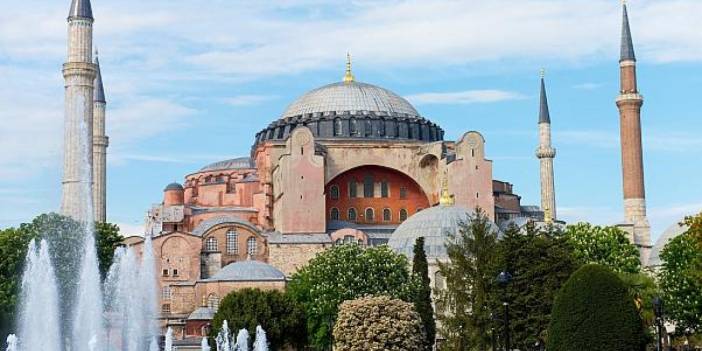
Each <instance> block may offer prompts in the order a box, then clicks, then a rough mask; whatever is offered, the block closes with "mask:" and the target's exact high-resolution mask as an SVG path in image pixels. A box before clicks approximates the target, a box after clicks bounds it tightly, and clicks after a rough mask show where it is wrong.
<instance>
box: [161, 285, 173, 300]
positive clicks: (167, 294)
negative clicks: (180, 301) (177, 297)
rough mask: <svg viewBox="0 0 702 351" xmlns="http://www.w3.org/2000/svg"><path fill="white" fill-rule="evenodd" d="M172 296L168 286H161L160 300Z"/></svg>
mask: <svg viewBox="0 0 702 351" xmlns="http://www.w3.org/2000/svg"><path fill="white" fill-rule="evenodd" d="M171 297H173V293H172V292H171V287H170V286H164V287H163V288H161V300H170V299H171Z"/></svg>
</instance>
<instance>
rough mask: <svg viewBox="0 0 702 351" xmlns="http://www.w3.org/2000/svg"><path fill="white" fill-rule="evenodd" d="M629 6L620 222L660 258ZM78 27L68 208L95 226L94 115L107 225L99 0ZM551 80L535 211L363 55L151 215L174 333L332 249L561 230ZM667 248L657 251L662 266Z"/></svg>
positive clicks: (195, 329)
mask: <svg viewBox="0 0 702 351" xmlns="http://www.w3.org/2000/svg"><path fill="white" fill-rule="evenodd" d="M626 11H627V9H626V5H624V15H623V26H622V38H621V40H622V45H621V57H620V61H619V65H620V69H621V76H620V79H621V91H620V94H619V96H618V97H617V99H616V105H617V106H618V108H619V111H620V122H621V139H622V140H621V143H622V172H623V185H624V186H623V188H624V209H625V213H624V216H623V217H624V219H625V221H624V222H623V224H620V226H621V227H622V228H623V229H625V230H626V231H627V232H628V233H629V234H630V236H631V240H632V242H633V243H635V244H636V245H637V246H638V247H639V248H640V249H641V259H642V262H644V263H646V262H648V256H649V251H650V250H651V248H652V245H651V243H650V229H649V224H648V220H647V218H646V207H645V192H644V178H643V162H642V148H641V121H640V109H641V106H642V104H643V98H642V96H641V95H640V94H639V92H638V88H637V86H636V58H635V55H634V47H633V42H632V37H631V31H630V28H629V20H628V15H627V12H626ZM71 18H73V19H74V22H75V23H78V24H80V25H77V26H73V27H71V29H70V30H69V42H71V43H73V44H74V45H69V47H73V48H76V49H75V51H69V62H68V63H66V65H65V66H64V76H65V77H66V105H67V109H66V110H67V116H66V119H67V122H66V136H67V138H66V140H68V142H67V143H66V146H65V155H66V159H65V162H64V167H65V168H64V174H65V176H64V183H63V184H64V189H63V190H64V195H63V196H64V201H63V206H62V209H63V212H64V213H65V214H68V215H71V216H73V217H76V218H84V217H81V216H84V215H85V214H84V209H81V208H79V207H78V206H76V204H75V202H73V201H72V200H71V199H73V198H77V196H73V195H75V194H74V193H75V191H77V190H76V187H74V185H75V184H73V180H72V179H73V178H72V177H73V176H74V175H75V173H76V172H77V171H78V170H77V167H75V162H76V160H75V154H77V151H76V150H77V148H79V147H80V145H79V141H76V142H70V141H71V138H70V136H71V135H73V134H72V133H76V130H77V129H76V128H80V125H81V123H80V122H81V119H83V122H85V123H86V124H88V125H90V126H91V128H90V130H92V133H91V137H90V138H89V140H93V145H92V146H93V157H92V159H91V160H90V162H91V163H92V165H93V168H92V169H93V178H94V181H93V182H94V185H93V189H94V196H93V201H94V203H95V213H94V216H95V218H96V219H97V220H101V221H104V220H105V202H106V198H105V168H106V164H105V154H106V149H107V147H108V138H107V136H106V135H105V130H104V126H105V118H106V114H105V106H106V98H105V90H104V87H103V84H102V79H101V76H100V70H99V68H100V67H99V65H98V64H97V58H95V60H93V58H92V49H91V48H92V23H93V17H92V10H91V7H90V1H89V0H73V4H72V6H71V14H70V15H69V19H71ZM75 43H78V44H80V45H75ZM86 48H87V50H86ZM86 82H87V83H86ZM540 84H541V86H540V103H539V106H538V107H537V108H535V110H538V119H535V122H537V123H535V124H536V125H535V129H534V133H535V135H538V136H539V145H537V149H536V159H538V160H539V163H540V172H541V174H540V176H541V177H540V180H541V184H540V187H541V203H540V204H539V205H538V206H528V205H525V204H522V203H521V197H520V196H519V195H518V194H517V193H515V191H514V189H513V187H512V184H511V183H509V181H508V180H497V179H494V178H493V172H492V167H493V161H491V160H490V158H489V149H488V148H487V147H486V140H485V138H484V137H483V136H482V135H481V134H480V132H478V131H471V130H468V129H467V130H465V133H463V135H462V136H461V137H460V138H459V139H458V140H445V139H444V130H443V129H442V128H441V126H439V125H437V124H435V123H433V122H432V121H431V120H430V119H429V117H427V116H423V115H422V114H421V113H420V112H419V111H418V110H417V109H416V108H415V107H414V106H412V104H410V103H409V102H408V101H407V100H406V99H404V98H402V97H401V96H399V95H397V94H395V93H393V92H392V91H390V90H388V89H386V88H383V87H379V86H375V85H372V84H368V83H363V82H361V81H359V80H357V79H356V77H354V74H353V71H352V64H351V58H350V56H349V57H348V58H347V63H346V70H345V74H344V75H343V79H342V80H341V81H340V82H336V83H331V84H328V85H325V86H322V87H319V88H317V89H314V90H311V91H309V92H306V93H304V94H302V95H301V96H300V97H299V98H298V99H296V100H295V101H293V102H292V103H290V104H289V105H288V106H287V108H285V109H283V108H282V106H281V110H282V113H281V114H280V116H279V117H278V118H272V119H274V121H273V122H272V123H270V124H269V125H268V126H266V127H265V128H263V129H262V130H261V131H260V132H258V133H257V134H256V135H255V136H252V147H251V150H250V156H249V157H243V158H235V159H230V160H224V161H220V162H215V163H212V164H209V165H206V166H204V167H202V168H201V169H199V170H195V171H194V172H193V173H190V174H187V175H185V176H184V177H183V182H182V183H171V184H168V185H166V186H165V188H164V191H163V199H161V202H160V204H159V205H156V206H154V207H153V208H151V209H148V212H147V215H146V233H145V236H150V237H152V238H153V243H154V250H155V251H156V257H157V260H158V262H157V265H158V269H157V272H158V273H159V281H158V284H159V288H160V297H161V301H160V302H161V304H160V305H161V325H162V327H164V328H166V327H171V328H173V330H174V331H175V333H176V336H177V337H178V339H181V340H183V339H188V338H195V337H201V336H203V335H206V333H207V332H208V326H209V322H210V320H211V319H212V317H213V315H214V313H215V311H216V309H217V306H218V303H219V301H220V299H221V298H223V297H224V296H225V295H227V294H228V293H229V292H231V291H233V290H236V289H240V288H244V287H258V288H261V289H285V286H286V281H287V279H288V278H289V277H290V276H291V275H292V274H293V273H295V272H296V271H297V270H298V269H299V268H300V267H302V266H303V265H305V264H306V263H307V262H308V261H309V260H310V259H312V258H313V257H314V256H315V255H316V254H317V253H319V252H321V251H323V250H325V249H327V248H329V247H332V246H333V245H337V244H344V243H355V244H359V245H363V246H375V245H383V244H389V245H390V247H391V248H393V249H394V250H396V251H398V252H400V253H404V254H406V255H408V256H409V255H411V247H412V245H413V244H414V241H415V239H416V238H418V237H420V236H421V237H425V239H426V242H427V243H426V251H427V255H428V257H429V259H430V260H434V261H435V260H442V259H446V252H445V248H444V243H445V240H446V233H448V232H451V231H455V230H456V228H457V226H458V223H459V222H460V221H463V220H465V219H466V218H467V216H468V214H469V213H472V212H473V211H474V209H476V208H480V209H481V210H482V211H484V213H485V214H486V215H487V216H488V217H489V218H490V219H492V220H493V221H494V223H495V228H496V230H499V228H504V226H506V225H508V224H509V223H517V224H524V223H526V222H527V221H535V222H543V223H553V222H560V221H559V220H558V218H557V215H556V214H557V211H556V208H557V207H556V192H555V189H554V165H553V161H554V158H555V156H556V151H555V149H554V148H553V146H552V144H551V116H550V112H549V109H548V101H547V95H546V85H545V80H544V77H543V74H542V76H541V80H540ZM86 97H89V98H87V100H86ZM85 101H93V103H92V104H90V103H85ZM78 103H83V104H84V105H80V106H76V105H75V104H78ZM86 111H87V112H89V113H86ZM241 151H242V150H230V152H231V153H232V154H237V153H239V152H241ZM536 159H535V162H536ZM75 178H76V179H77V178H78V177H75ZM535 186H536V185H535ZM82 211H83V212H82ZM672 235H674V234H669V235H664V237H665V238H667V239H669V238H670V237H671V236H672ZM667 239H666V240H667ZM143 243H144V237H142V236H138V237H129V238H127V239H126V240H125V244H126V245H129V246H132V247H135V248H137V249H142V248H143ZM660 246H661V244H660V243H659V244H657V245H656V247H653V251H654V255H655V256H656V257H657V252H658V251H657V250H659V249H660ZM431 274H432V280H433V284H435V286H436V287H441V284H442V283H441V279H440V277H439V276H437V275H436V269H435V268H434V270H433V271H432V272H431Z"/></svg>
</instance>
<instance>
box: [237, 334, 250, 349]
mask: <svg viewBox="0 0 702 351" xmlns="http://www.w3.org/2000/svg"><path fill="white" fill-rule="evenodd" d="M234 351H249V331H248V330H246V329H241V330H239V334H238V335H237V336H236V350H234Z"/></svg>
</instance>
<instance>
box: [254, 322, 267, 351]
mask: <svg viewBox="0 0 702 351" xmlns="http://www.w3.org/2000/svg"><path fill="white" fill-rule="evenodd" d="M253 351H268V338H267V337H266V332H265V331H264V330H263V328H261V326H260V325H259V326H256V341H255V342H254V345H253Z"/></svg>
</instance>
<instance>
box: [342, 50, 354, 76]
mask: <svg viewBox="0 0 702 351" xmlns="http://www.w3.org/2000/svg"><path fill="white" fill-rule="evenodd" d="M353 81H354V78H353V73H351V53H348V52H347V53H346V74H345V75H344V83H351V82H353Z"/></svg>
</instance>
